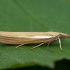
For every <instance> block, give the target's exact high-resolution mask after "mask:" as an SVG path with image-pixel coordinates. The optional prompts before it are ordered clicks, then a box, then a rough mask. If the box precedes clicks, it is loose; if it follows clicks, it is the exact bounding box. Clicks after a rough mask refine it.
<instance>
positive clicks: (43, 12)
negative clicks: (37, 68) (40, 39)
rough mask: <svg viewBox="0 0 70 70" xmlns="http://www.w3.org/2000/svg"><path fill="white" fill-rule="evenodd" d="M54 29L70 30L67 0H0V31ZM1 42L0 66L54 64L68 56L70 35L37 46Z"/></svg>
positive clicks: (69, 12) (68, 57) (68, 31)
mask: <svg viewBox="0 0 70 70" xmlns="http://www.w3.org/2000/svg"><path fill="white" fill-rule="evenodd" d="M50 30H52V31H56V32H63V33H67V34H70V1H68V0H0V31H16V32H17V31H23V32H24V31H25V32H26V31H28V32H31V31H33V32H34V31H39V32H41V31H42V32H44V31H46V32H47V31H50ZM36 45H37V44H34V45H24V46H23V47H19V48H17V49H16V48H15V47H16V46H15V45H5V44H0V69H5V68H17V67H26V66H34V65H41V66H49V67H54V62H56V61H57V60H61V59H63V58H65V59H70V39H66V40H64V41H62V48H63V51H61V50H60V49H59V43H58V42H55V43H52V44H51V45H49V47H48V49H47V44H46V45H42V46H41V47H38V48H36V49H34V50H30V48H32V47H34V46H36Z"/></svg>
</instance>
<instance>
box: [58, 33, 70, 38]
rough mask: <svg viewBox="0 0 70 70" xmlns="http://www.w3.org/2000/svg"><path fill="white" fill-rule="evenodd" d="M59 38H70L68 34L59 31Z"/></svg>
mask: <svg viewBox="0 0 70 70" xmlns="http://www.w3.org/2000/svg"><path fill="white" fill-rule="evenodd" d="M59 35H60V38H70V35H68V34H64V33H60V34H59Z"/></svg>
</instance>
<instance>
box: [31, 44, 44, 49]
mask: <svg viewBox="0 0 70 70" xmlns="http://www.w3.org/2000/svg"><path fill="white" fill-rule="evenodd" d="M43 44H44V43H40V44H39V45H37V46H35V47H33V48H31V50H32V49H35V48H37V47H39V46H41V45H43Z"/></svg>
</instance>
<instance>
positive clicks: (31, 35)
mask: <svg viewBox="0 0 70 70" xmlns="http://www.w3.org/2000/svg"><path fill="white" fill-rule="evenodd" d="M69 37H70V35H67V34H64V33H60V32H2V31H1V32H0V42H1V43H5V44H17V45H18V46H17V47H19V46H22V45H25V44H34V43H39V45H37V46H35V47H33V48H31V49H34V48H36V47H39V46H41V45H43V44H44V43H48V44H50V43H51V42H55V41H57V40H58V41H59V45H60V50H62V47H61V39H65V38H69ZM17 47H16V48H17Z"/></svg>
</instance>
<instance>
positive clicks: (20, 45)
mask: <svg viewBox="0 0 70 70" xmlns="http://www.w3.org/2000/svg"><path fill="white" fill-rule="evenodd" d="M22 45H24V44H20V45H18V46H16V48H18V47H20V46H22Z"/></svg>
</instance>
